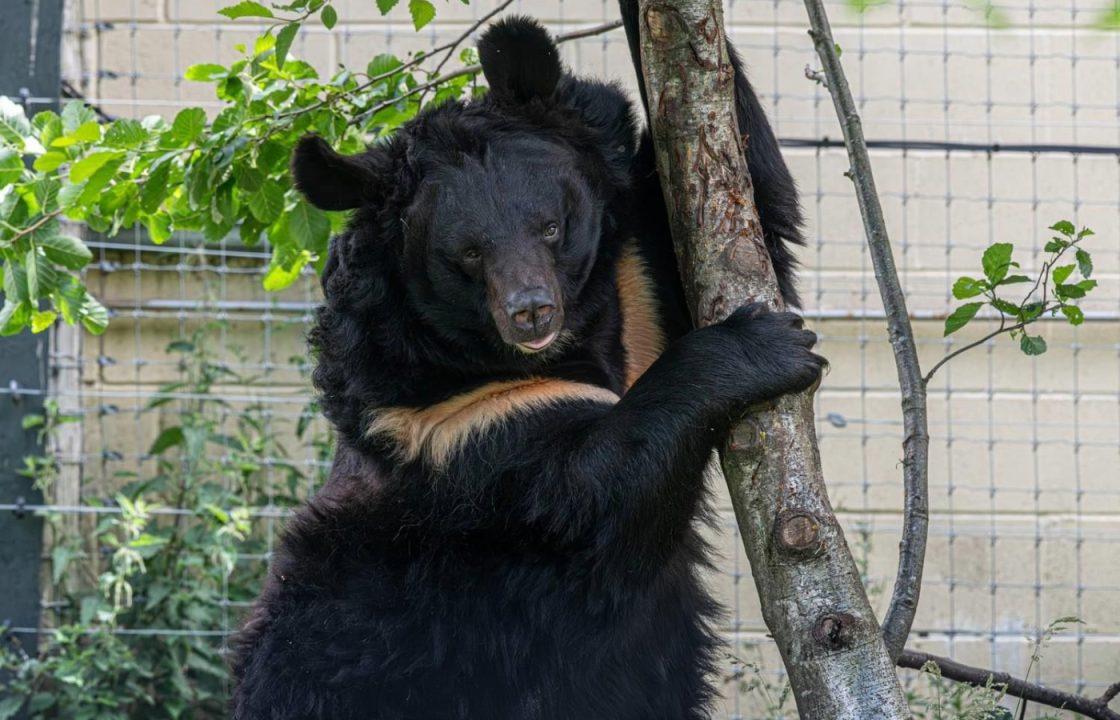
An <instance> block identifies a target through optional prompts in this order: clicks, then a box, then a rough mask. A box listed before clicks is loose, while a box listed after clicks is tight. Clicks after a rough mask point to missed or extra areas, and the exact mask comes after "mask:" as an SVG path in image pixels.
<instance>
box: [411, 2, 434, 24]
mask: <svg viewBox="0 0 1120 720" xmlns="http://www.w3.org/2000/svg"><path fill="white" fill-rule="evenodd" d="M408 13H409V15H411V16H412V27H413V28H415V29H417V30H420V29H421V28H423V27H424V26H425V25H427V24H428V23H430V22H431V21H432V20H433V19H435V16H436V6H435V5H432V4H431V3H430V2H428V0H408Z"/></svg>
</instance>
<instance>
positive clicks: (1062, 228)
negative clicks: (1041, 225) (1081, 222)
mask: <svg viewBox="0 0 1120 720" xmlns="http://www.w3.org/2000/svg"><path fill="white" fill-rule="evenodd" d="M1050 229H1051V230H1053V231H1054V232H1057V233H1061V234H1062V235H1065V236H1067V237H1073V234H1074V233H1076V232H1077V228H1075V227H1074V226H1073V223H1071V222H1070V221H1069V220H1059V221H1058V222H1056V223H1054V224H1053V225H1051V226H1050Z"/></svg>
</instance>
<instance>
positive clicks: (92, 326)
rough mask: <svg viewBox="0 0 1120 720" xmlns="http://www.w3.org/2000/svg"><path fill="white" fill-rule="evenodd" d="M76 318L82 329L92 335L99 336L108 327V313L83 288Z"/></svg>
mask: <svg viewBox="0 0 1120 720" xmlns="http://www.w3.org/2000/svg"><path fill="white" fill-rule="evenodd" d="M78 317H80V318H81V320H82V327H84V328H85V329H86V331H87V332H89V333H91V334H93V335H100V334H101V333H103V332H105V328H107V327H109V311H108V310H106V309H105V306H104V305H102V304H101V302H100V301H98V300H97V298H95V297H94V296H92V295H90V294H89V293H88V292H86V291H85V290H84V288H83V296H82V304H81V306H80V307H79V308H78Z"/></svg>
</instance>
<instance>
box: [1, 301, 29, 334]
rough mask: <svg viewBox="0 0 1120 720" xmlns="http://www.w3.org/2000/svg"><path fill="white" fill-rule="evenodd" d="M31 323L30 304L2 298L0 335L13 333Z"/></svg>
mask: <svg viewBox="0 0 1120 720" xmlns="http://www.w3.org/2000/svg"><path fill="white" fill-rule="evenodd" d="M30 323H31V304H30V303H27V302H23V301H21V302H12V301H11V300H10V299H5V300H4V307H3V308H0V335H3V336H8V335H15V334H16V333H18V332H19V331H21V330H23V329H24V328H25V327H27V326H28V325H29V324H30Z"/></svg>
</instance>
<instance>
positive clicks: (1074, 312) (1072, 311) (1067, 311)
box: [1062, 305, 1085, 325]
mask: <svg viewBox="0 0 1120 720" xmlns="http://www.w3.org/2000/svg"><path fill="white" fill-rule="evenodd" d="M1062 315H1065V316H1066V320H1069V324H1070V325H1080V324H1081V323H1083V322H1085V313H1084V312H1082V310H1081V308H1079V307H1077V306H1076V305H1063V306H1062Z"/></svg>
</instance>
